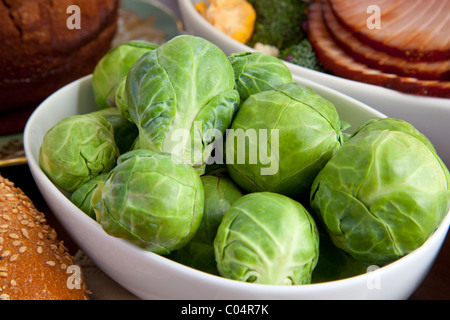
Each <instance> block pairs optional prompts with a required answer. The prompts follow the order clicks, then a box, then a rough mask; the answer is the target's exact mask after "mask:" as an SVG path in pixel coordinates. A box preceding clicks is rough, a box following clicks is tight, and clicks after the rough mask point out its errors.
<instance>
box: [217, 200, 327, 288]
mask: <svg viewBox="0 0 450 320" xmlns="http://www.w3.org/2000/svg"><path fill="white" fill-rule="evenodd" d="M214 248H215V255H216V261H217V268H218V270H219V273H220V274H221V275H222V276H224V277H227V278H230V279H234V280H239V281H246V282H254V283H262V284H275V285H297V284H306V283H310V281H311V274H312V272H313V270H314V267H315V266H316V264H317V260H318V255H319V234H318V230H317V227H316V224H315V222H314V220H313V218H312V217H311V215H310V214H309V212H308V211H307V210H306V209H305V208H304V207H303V206H302V205H301V204H300V203H299V202H296V201H294V200H292V199H291V198H288V197H286V196H283V195H281V194H276V193H271V192H256V193H250V194H248V195H245V196H243V197H241V198H240V199H238V200H237V201H236V202H234V203H233V205H232V206H231V208H230V209H229V210H228V211H227V212H226V213H225V215H224V217H223V219H222V222H221V224H220V226H219V229H218V231H217V235H216V238H215V240H214Z"/></svg>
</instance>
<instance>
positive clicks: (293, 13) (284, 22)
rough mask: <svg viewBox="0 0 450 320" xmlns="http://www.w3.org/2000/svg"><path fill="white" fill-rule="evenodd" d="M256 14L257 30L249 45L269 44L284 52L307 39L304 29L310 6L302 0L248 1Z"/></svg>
mask: <svg viewBox="0 0 450 320" xmlns="http://www.w3.org/2000/svg"><path fill="white" fill-rule="evenodd" d="M248 2H250V3H251V5H252V6H253V8H254V9H255V12H256V21H255V29H254V32H253V36H252V38H251V39H250V40H249V41H248V43H247V45H249V46H251V47H253V46H254V45H255V44H256V43H258V42H260V43H262V44H269V45H272V46H275V47H277V48H278V49H280V50H282V49H285V48H287V47H290V46H292V45H294V44H296V43H299V42H300V41H301V40H302V39H303V38H304V37H305V31H304V29H303V27H302V24H303V22H304V21H305V20H306V17H307V8H308V6H309V4H308V3H307V2H304V1H302V0H248Z"/></svg>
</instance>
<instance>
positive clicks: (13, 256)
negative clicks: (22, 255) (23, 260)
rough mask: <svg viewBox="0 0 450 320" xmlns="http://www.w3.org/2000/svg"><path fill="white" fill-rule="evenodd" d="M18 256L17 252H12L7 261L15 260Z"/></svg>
mask: <svg viewBox="0 0 450 320" xmlns="http://www.w3.org/2000/svg"><path fill="white" fill-rule="evenodd" d="M18 257H19V255H18V254H13V255H12V256H11V258H9V261H10V262H13V261H16V260H17V258H18Z"/></svg>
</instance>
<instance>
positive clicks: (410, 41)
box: [330, 0, 450, 61]
mask: <svg viewBox="0 0 450 320" xmlns="http://www.w3.org/2000/svg"><path fill="white" fill-rule="evenodd" d="M330 4H331V7H332V10H333V12H334V14H335V15H336V17H337V19H338V20H339V22H340V23H341V24H342V25H343V26H344V27H345V28H346V29H347V30H349V31H350V32H351V33H353V34H354V36H355V37H357V38H358V39H359V40H360V41H362V42H364V43H366V44H368V45H370V46H372V47H374V48H377V49H379V50H381V51H384V52H387V53H388V54H390V55H393V56H400V57H403V58H405V59H408V60H410V61H436V60H446V59H450V33H449V30H450V0H395V1H392V0H359V1H348V0H330ZM373 5H375V6H378V7H379V8H380V22H381V28H379V29H377V28H372V29H371V28H368V26H367V21H368V19H369V18H370V16H371V14H372V13H367V8H369V6H373Z"/></svg>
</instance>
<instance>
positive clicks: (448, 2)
mask: <svg viewBox="0 0 450 320" xmlns="http://www.w3.org/2000/svg"><path fill="white" fill-rule="evenodd" d="M200 1H202V0H188V1H186V0H179V1H178V3H179V7H180V12H181V15H182V18H183V24H184V27H185V29H186V31H187V32H188V33H190V34H195V35H198V36H201V37H203V38H205V39H208V40H210V41H212V42H214V43H216V44H217V45H218V46H219V47H221V48H222V50H224V51H225V52H226V53H227V54H231V53H234V52H245V51H255V50H254V49H253V48H251V47H249V46H247V45H245V44H243V43H240V42H238V41H236V40H234V39H232V38H230V37H228V36H227V35H225V34H224V33H222V32H220V31H219V30H217V29H216V28H214V27H213V26H212V25H211V24H210V23H209V22H208V21H207V20H205V19H204V18H203V17H202V16H201V15H200V14H199V13H198V12H197V11H196V9H195V7H194V5H195V3H197V2H200ZM369 6H372V7H370V8H369ZM373 8H375V9H377V8H379V9H380V10H379V18H380V20H379V22H380V25H379V29H378V28H376V27H375V28H372V29H371V28H369V26H368V22H370V20H369V18H371V16H372V14H376V13H377V12H376V11H370V10H371V9H373ZM448 30H450V0H427V1H423V0H361V1H345V0H313V1H312V4H311V7H310V8H309V15H308V38H309V40H310V41H311V43H312V44H313V46H314V48H315V50H316V53H317V55H318V57H319V60H321V62H322V63H323V64H324V65H325V67H326V68H327V69H328V70H330V71H332V73H333V75H332V74H328V73H322V72H318V71H314V70H310V69H307V68H304V67H301V66H298V65H295V64H292V63H289V62H286V65H287V66H288V67H289V68H290V70H291V71H292V73H293V74H295V75H296V76H300V77H303V78H307V79H309V80H313V81H315V82H318V83H320V84H323V85H326V86H328V87H331V88H333V89H335V90H338V91H340V92H343V93H345V94H347V95H349V96H352V97H353V98H355V99H358V100H360V101H362V102H364V103H366V104H368V105H370V106H371V107H374V108H376V109H378V110H379V111H381V112H383V113H384V114H386V115H388V116H391V117H396V118H400V119H403V120H406V121H408V122H410V123H411V124H413V125H414V126H415V127H416V128H417V129H419V130H421V131H422V132H423V133H424V134H425V135H427V136H428V137H429V138H430V140H431V141H432V142H433V144H434V145H435V147H436V149H437V151H438V153H439V155H440V156H441V157H442V159H443V160H444V162H445V163H446V164H447V166H450V140H449V137H450V78H449V77H450V33H449V32H448ZM414 76H415V77H414Z"/></svg>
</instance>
